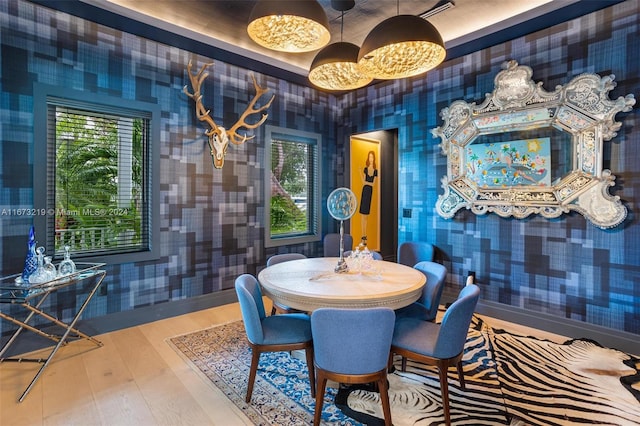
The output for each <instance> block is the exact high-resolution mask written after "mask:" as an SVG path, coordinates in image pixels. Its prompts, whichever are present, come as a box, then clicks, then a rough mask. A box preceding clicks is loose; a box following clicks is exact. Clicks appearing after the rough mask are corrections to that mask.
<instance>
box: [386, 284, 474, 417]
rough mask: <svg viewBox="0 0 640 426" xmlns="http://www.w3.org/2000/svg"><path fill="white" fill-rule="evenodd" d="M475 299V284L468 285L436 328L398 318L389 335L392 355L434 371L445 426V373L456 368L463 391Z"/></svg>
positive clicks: (447, 403) (413, 319)
mask: <svg viewBox="0 0 640 426" xmlns="http://www.w3.org/2000/svg"><path fill="white" fill-rule="evenodd" d="M479 297H480V288H479V287H478V286H477V285H475V284H469V285H467V286H465V287H464V288H463V289H462V290H461V291H460V294H459V295H458V298H457V299H456V301H455V302H453V303H452V304H451V306H449V307H448V308H447V310H446V312H445V313H444V316H443V318H442V322H441V323H440V324H436V323H433V322H428V321H422V320H420V319H417V318H401V319H398V320H397V321H396V326H395V330H394V332H393V341H392V343H391V353H392V354H394V353H395V354H398V355H401V356H402V357H406V358H409V359H413V360H415V361H418V362H421V363H424V364H429V365H435V366H437V367H438V372H439V375H440V390H441V392H442V406H443V408H444V418H445V422H446V424H447V425H450V424H451V415H450V413H449V385H448V382H447V370H448V369H449V367H453V366H455V367H456V368H457V370H458V377H459V380H460V386H461V387H462V389H464V388H465V383H464V375H463V372H462V355H463V352H464V344H465V342H466V340H467V334H468V332H469V325H470V324H471V318H472V317H473V312H474V311H475V309H476V305H477V303H478V299H479Z"/></svg>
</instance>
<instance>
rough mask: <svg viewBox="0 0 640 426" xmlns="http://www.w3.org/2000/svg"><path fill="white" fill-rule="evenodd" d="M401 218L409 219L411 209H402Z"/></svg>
mask: <svg viewBox="0 0 640 426" xmlns="http://www.w3.org/2000/svg"><path fill="white" fill-rule="evenodd" d="M402 217H411V209H402Z"/></svg>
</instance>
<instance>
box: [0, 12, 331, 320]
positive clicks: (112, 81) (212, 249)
mask: <svg viewBox="0 0 640 426" xmlns="http://www.w3.org/2000/svg"><path fill="white" fill-rule="evenodd" d="M0 28H1V30H0V61H1V64H0V73H1V74H0V89H1V90H0V141H1V143H2V150H1V151H0V155H1V157H0V168H1V169H0V170H1V171H0V211H2V209H3V208H4V209H21V208H25V209H26V208H32V207H33V182H32V180H33V178H32V173H33V149H34V148H33V140H34V136H33V108H34V105H33V90H34V89H33V85H34V83H36V82H37V83H45V84H47V85H56V86H61V87H66V88H70V89H74V90H82V91H85V92H86V93H87V98H90V97H91V94H92V93H100V94H107V95H109V96H112V97H120V98H122V99H131V100H137V101H145V102H150V103H154V104H156V103H157V104H158V105H160V107H161V117H162V118H161V123H159V125H160V126H161V132H160V133H161V139H160V140H159V141H154V147H155V148H156V149H159V150H160V166H159V169H160V175H159V176H156V178H157V179H159V180H160V207H159V208H160V222H161V223H160V245H161V248H160V252H161V254H160V255H161V257H160V259H158V260H157V261H153V262H144V263H125V264H119V265H109V266H108V267H107V272H108V275H107V278H106V280H105V283H106V288H107V294H106V295H100V296H96V297H95V298H94V299H93V300H92V302H91V304H90V305H89V306H88V308H87V310H86V311H85V314H84V315H83V318H85V319H86V318H92V317H98V316H102V315H105V314H111V313H116V312H122V311H128V310H132V309H135V308H139V307H144V306H149V305H155V304H159V303H164V302H169V301H174V300H180V299H185V298H189V297H194V296H199V295H203V294H208V293H212V292H217V291H220V290H224V289H230V288H233V283H234V280H235V278H236V277H237V276H238V275H240V274H242V273H252V274H256V273H257V272H258V271H259V268H262V267H263V265H264V264H265V260H266V258H267V257H268V256H270V255H272V254H274V253H276V252H277V251H278V249H275V248H274V249H269V250H267V249H265V248H264V237H263V233H264V225H263V216H264V210H263V206H264V195H263V173H264V166H265V165H264V163H263V158H264V146H265V144H264V140H263V135H264V125H263V126H262V127H261V129H260V130H259V131H258V132H257V133H256V138H255V139H254V140H252V141H250V142H247V143H245V144H243V145H240V146H236V145H231V146H230V147H229V150H228V152H227V156H226V161H225V165H224V168H223V169H222V170H218V169H214V168H213V166H212V162H211V156H210V155H209V150H208V145H207V139H206V136H204V130H205V129H204V127H203V126H202V125H201V124H200V123H199V121H198V120H197V118H196V117H195V113H194V104H193V101H192V100H191V99H190V98H188V97H187V96H186V95H185V94H184V93H183V92H182V88H183V86H184V85H185V84H188V82H189V79H188V76H187V74H186V73H187V71H186V66H187V64H188V62H189V61H190V60H192V61H193V63H194V68H196V69H197V68H199V67H200V66H201V65H202V64H204V63H207V62H212V59H211V58H207V57H202V56H198V55H196V54H193V53H190V52H188V51H185V50H181V49H178V48H175V47H172V46H168V45H164V44H160V43H157V42H154V41H150V40H147V39H144V38H141V37H137V36H134V35H131V34H127V33H124V32H120V31H117V30H113V29H110V28H108V27H106V26H102V25H97V24H95V23H92V22H89V21H86V20H83V19H79V18H77V17H73V16H70V15H68V14H65V13H61V12H56V11H54V10H51V9H48V8H44V7H41V6H36V5H34V4H32V3H29V2H26V1H22V0H10V1H7V2H2V3H1V4H0ZM213 62H214V66H213V69H212V70H210V75H209V77H208V79H207V80H206V82H205V87H204V93H205V100H204V103H205V105H206V106H207V107H208V108H211V109H212V111H213V112H212V114H213V116H214V119H215V121H216V122H217V123H218V124H219V125H226V127H229V126H230V125H231V124H221V123H229V122H230V123H234V122H235V121H236V120H237V119H238V117H239V115H240V114H241V113H242V112H243V111H244V109H245V108H246V106H247V103H248V102H249V100H250V99H251V97H252V96H253V95H254V88H253V83H252V80H251V78H250V74H251V71H249V70H247V69H243V68H238V67H236V66H230V65H228V64H225V63H223V62H219V61H213ZM255 76H256V79H257V81H258V83H259V84H260V85H261V86H266V87H268V88H270V89H271V93H275V94H276V98H275V100H274V101H273V103H272V105H271V107H270V108H269V111H268V113H269V117H268V120H267V121H266V123H265V125H266V124H271V125H274V126H280V127H284V128H290V129H297V130H301V131H306V132H315V133H319V134H321V135H322V138H323V141H322V142H323V152H322V157H323V159H324V161H325V164H326V169H325V172H324V173H323V182H322V187H323V188H327V192H326V193H324V197H325V198H326V196H327V195H328V192H329V189H328V188H333V187H335V185H336V184H335V176H336V172H335V169H334V167H333V164H335V163H336V162H337V155H336V152H335V141H334V138H333V137H332V136H331V135H335V133H336V131H335V127H334V124H333V121H331V120H329V119H328V117H330V116H331V108H330V104H331V103H333V104H334V105H335V101H334V100H333V99H332V98H330V97H329V96H328V95H327V94H324V93H321V92H318V91H316V90H312V89H310V88H307V87H301V86H299V85H294V84H290V83H288V82H287V81H283V80H278V79H275V78H273V77H269V76H266V75H259V74H256V75H255ZM323 220H324V223H323V224H322V229H323V230H324V232H327V230H330V229H332V228H333V229H335V223H334V222H335V221H330V220H329V218H324V219H323ZM31 223H32V218H31V217H25V216H21V217H17V216H11V215H5V216H2V217H0V232H1V235H2V237H1V239H0V259H2V261H1V262H2V269H1V276H5V275H9V274H13V273H16V272H19V271H21V270H22V268H21V265H22V263H23V261H24V255H25V253H26V239H25V237H26V236H27V235H28V233H29V227H30V226H31ZM37 232H38V230H37V229H36V234H37ZM319 247H320V243H307V244H300V245H297V246H295V247H288V248H281V249H280V250H285V251H301V252H305V253H308V254H309V255H310V256H314V255H316V254H317V253H318V252H319V251H318V250H319ZM103 286H104V285H103ZM60 297H65V298H67V302H69V301H73V300H74V299H75V294H74V290H73V289H71V290H69V291H65V293H64V295H60ZM47 305H50V306H49V309H51V306H55V307H56V308H54V309H57V312H56V314H57V315H58V316H59V317H60V318H70V314H71V313H73V312H74V311H75V309H76V307H75V306H74V303H66V304H63V303H61V304H56V300H55V298H52V299H51V302H50V303H47ZM63 306H64V307H63ZM4 309H6V307H5V306H4V305H3V310H4ZM0 326H2V327H6V324H4V323H3V324H2V325H0Z"/></svg>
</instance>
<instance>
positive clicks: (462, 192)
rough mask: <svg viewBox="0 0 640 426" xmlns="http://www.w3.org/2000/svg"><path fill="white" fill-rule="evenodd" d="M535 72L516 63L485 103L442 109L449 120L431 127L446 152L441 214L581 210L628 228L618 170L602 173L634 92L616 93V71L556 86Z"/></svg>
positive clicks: (605, 224)
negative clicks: (612, 95)
mask: <svg viewBox="0 0 640 426" xmlns="http://www.w3.org/2000/svg"><path fill="white" fill-rule="evenodd" d="M532 74H533V71H532V69H531V68H530V67H527V66H524V65H518V63H517V62H516V61H508V62H506V63H505V64H504V65H503V70H502V71H500V72H499V73H498V74H497V75H496V77H495V80H494V81H495V89H494V91H493V92H492V93H489V94H487V97H486V99H485V100H484V102H483V103H482V104H481V105H476V104H475V103H471V104H469V103H467V102H464V101H459V100H458V101H455V102H453V103H452V104H451V105H450V106H449V107H447V108H443V110H442V111H441V113H440V115H441V117H442V118H443V120H444V124H443V125H442V126H441V127H437V128H436V129H434V130H433V131H432V133H433V135H434V136H435V137H437V138H440V139H441V141H442V142H441V144H440V146H441V148H442V152H443V154H444V155H446V156H447V174H446V175H445V176H444V177H443V178H442V186H443V189H444V194H443V195H441V196H439V197H438V201H437V203H436V211H437V212H438V214H439V215H441V216H442V217H445V218H452V217H453V216H454V215H455V213H456V212H457V211H458V210H460V209H461V208H463V207H464V208H467V209H469V210H471V211H472V212H474V213H476V214H485V213H488V212H493V213H496V214H498V215H500V216H503V217H511V216H513V217H516V218H524V217H527V216H529V215H531V214H540V215H542V216H544V217H547V218H555V217H558V216H560V215H562V214H563V213H569V212H571V211H576V212H578V213H580V214H582V215H584V216H585V217H586V218H587V219H588V220H589V221H591V222H592V223H593V224H594V225H596V226H598V227H601V228H611V227H614V226H617V225H619V224H620V223H622V221H623V220H624V219H625V217H626V216H627V209H626V207H625V206H624V205H623V204H622V203H621V201H620V198H619V197H618V196H612V195H610V194H609V193H608V190H609V188H610V187H611V186H613V185H614V181H615V176H613V174H612V173H611V171H610V170H607V169H602V156H603V154H602V147H603V142H604V141H608V140H610V139H611V138H613V137H615V136H616V134H617V130H618V129H619V128H620V126H621V123H618V122H616V121H615V120H614V118H615V115H616V114H617V113H618V112H627V111H630V110H631V107H632V106H633V105H634V104H635V99H634V97H633V95H631V94H630V95H627V96H625V97H619V98H618V99H615V100H611V99H609V96H608V95H609V92H610V91H611V90H612V89H613V88H614V87H615V82H614V78H615V77H614V76H613V75H610V76H606V77H600V76H599V75H597V74H582V75H579V76H577V77H575V78H573V79H572V80H571V81H570V82H569V83H568V84H567V85H565V86H557V87H556V88H555V90H554V91H553V92H547V91H545V90H544V89H543V88H542V83H534V82H533V80H532V79H531V77H532Z"/></svg>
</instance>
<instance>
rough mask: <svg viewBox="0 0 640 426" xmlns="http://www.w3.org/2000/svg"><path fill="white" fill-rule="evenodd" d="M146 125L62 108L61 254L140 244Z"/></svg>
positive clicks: (58, 171)
mask: <svg viewBox="0 0 640 426" xmlns="http://www.w3.org/2000/svg"><path fill="white" fill-rule="evenodd" d="M123 123H125V124H124V126H126V129H123ZM143 123H144V121H143V120H142V119H125V120H124V121H122V120H121V119H120V117H109V116H97V115H93V114H91V113H87V114H83V113H82V112H80V111H75V110H70V109H67V108H57V109H56V149H55V158H56V164H55V166H56V169H55V170H56V171H55V176H56V185H55V206H56V216H55V228H56V238H55V251H56V252H59V251H61V250H63V248H64V246H65V245H70V246H71V250H72V251H74V252H82V251H92V250H95V249H100V250H109V249H112V248H120V249H122V248H135V246H137V245H140V243H141V231H142V217H141V213H140V210H141V200H142V184H143V182H142V181H143V179H142V175H143V173H142V165H143V164H142V161H143ZM123 132H125V133H126V134H127V135H128V136H127V137H125V138H124V139H126V140H127V141H128V142H122V141H123V136H122V134H123ZM119 157H120V158H119ZM125 157H126V158H127V160H126V161H127V163H126V166H125V167H124V170H123V167H122V165H120V166H119V161H124V160H123V158H125ZM123 185H126V190H125V191H124V192H123V190H122V187H123Z"/></svg>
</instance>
